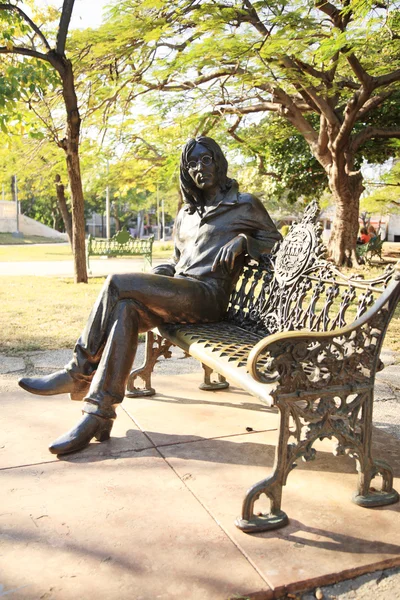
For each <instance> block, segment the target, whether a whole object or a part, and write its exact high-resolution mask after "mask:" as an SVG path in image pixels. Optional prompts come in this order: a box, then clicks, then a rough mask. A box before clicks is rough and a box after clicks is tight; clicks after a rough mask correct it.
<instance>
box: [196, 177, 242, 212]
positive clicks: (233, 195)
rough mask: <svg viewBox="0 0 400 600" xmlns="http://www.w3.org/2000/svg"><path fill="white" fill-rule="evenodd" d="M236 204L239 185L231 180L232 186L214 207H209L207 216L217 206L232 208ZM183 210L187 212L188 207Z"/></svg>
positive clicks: (234, 180)
mask: <svg viewBox="0 0 400 600" xmlns="http://www.w3.org/2000/svg"><path fill="white" fill-rule="evenodd" d="M238 202H239V185H238V182H237V181H236V179H232V185H231V187H230V188H229V189H228V190H227V191H226V192H225V194H224V196H223V198H222V200H220V201H219V202H218V204H216V205H215V206H212V207H210V210H209V211H208V213H207V214H209V213H210V212H214V211H215V210H216V209H217V208H218V207H219V206H234V205H235V204H237V203H238ZM184 210H185V211H186V212H189V211H190V207H189V206H185V209H184Z"/></svg>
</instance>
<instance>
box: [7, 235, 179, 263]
mask: <svg viewBox="0 0 400 600" xmlns="http://www.w3.org/2000/svg"><path fill="white" fill-rule="evenodd" d="M2 236H10V237H11V234H8V233H1V234H0V262H24V261H29V262H30V261H56V260H72V252H71V247H70V245H69V244H60V243H55V244H53V243H50V244H49V243H48V240H47V243H46V244H45V243H43V242H35V241H30V242H28V241H26V243H25V244H21V245H19V244H18V245H17V244H15V242H14V243H13V244H9V245H7V244H6V243H5V242H2V241H1V240H2ZM14 239H15V238H14ZM27 239H28V238H27ZM29 239H30V240H33V239H34V238H33V237H31V238H29ZM40 239H44V238H40ZM36 243H37V244H38V245H36V246H33V245H32V244H36ZM172 251H173V243H172V242H154V244H153V258H170V256H171V255H172ZM90 260H91V261H92V260H101V259H99V257H91V259H90ZM116 260H118V258H117V259H116Z"/></svg>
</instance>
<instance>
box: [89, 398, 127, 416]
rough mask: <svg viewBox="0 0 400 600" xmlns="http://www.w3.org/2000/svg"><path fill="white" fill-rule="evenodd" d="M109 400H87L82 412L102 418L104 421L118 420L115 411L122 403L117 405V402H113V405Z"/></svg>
mask: <svg viewBox="0 0 400 600" xmlns="http://www.w3.org/2000/svg"><path fill="white" fill-rule="evenodd" d="M107 400H109V398H107V399H106V398H104V399H102V400H95V399H93V398H85V402H84V404H83V408H82V412H84V413H87V414H88V415H96V416H97V417H102V418H103V419H116V417H117V413H116V412H115V409H116V407H117V405H118V404H120V403H119V402H117V403H115V400H113V401H112V402H113V403H111V402H110V401H107Z"/></svg>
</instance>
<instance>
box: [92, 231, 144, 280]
mask: <svg viewBox="0 0 400 600" xmlns="http://www.w3.org/2000/svg"><path fill="white" fill-rule="evenodd" d="M153 242H154V235H152V236H150V237H149V238H147V239H136V238H134V237H132V236H131V235H130V234H129V232H128V231H126V229H121V231H118V233H116V234H115V235H114V237H112V238H111V239H109V240H106V239H97V238H94V237H92V236H91V235H89V237H88V238H87V240H86V260H87V267H88V271H89V272H90V265H89V257H90V256H108V257H113V256H143V257H144V260H145V261H147V263H148V264H149V266H150V267H151V263H152V249H153Z"/></svg>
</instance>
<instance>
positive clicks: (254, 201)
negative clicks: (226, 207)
mask: <svg viewBox="0 0 400 600" xmlns="http://www.w3.org/2000/svg"><path fill="white" fill-rule="evenodd" d="M238 201H239V203H240V204H250V205H251V206H252V207H253V208H256V209H258V210H259V209H262V210H265V207H264V205H263V203H262V202H261V200H260V198H258V197H257V196H255V195H254V194H249V193H247V192H239V193H238Z"/></svg>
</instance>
